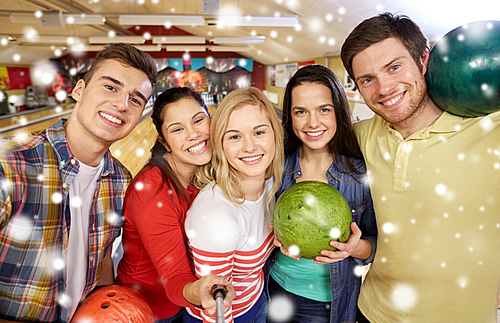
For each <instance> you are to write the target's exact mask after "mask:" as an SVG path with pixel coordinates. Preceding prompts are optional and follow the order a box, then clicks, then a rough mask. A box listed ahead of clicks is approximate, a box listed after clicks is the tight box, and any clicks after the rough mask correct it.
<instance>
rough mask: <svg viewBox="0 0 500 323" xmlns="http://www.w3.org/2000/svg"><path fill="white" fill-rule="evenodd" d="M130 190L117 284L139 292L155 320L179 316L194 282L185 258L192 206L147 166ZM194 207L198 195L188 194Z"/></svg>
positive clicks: (187, 260)
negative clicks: (186, 289) (185, 294)
mask: <svg viewBox="0 0 500 323" xmlns="http://www.w3.org/2000/svg"><path fill="white" fill-rule="evenodd" d="M147 167H148V169H146V170H145V171H144V172H142V173H141V174H139V175H138V176H137V177H136V178H135V179H134V180H133V182H132V183H131V184H130V186H129V188H128V190H127V193H126V195H125V205H124V211H123V215H124V216H125V223H124V225H123V229H124V234H123V240H122V243H123V250H124V254H123V258H122V260H121V261H120V263H119V265H118V277H117V283H118V284H123V285H128V286H131V287H133V288H135V289H137V290H139V291H140V292H141V293H142V294H143V295H144V296H145V297H146V298H147V300H148V301H149V303H150V305H151V309H152V310H153V313H154V316H155V320H159V319H164V318H167V317H170V316H172V315H175V314H176V313H177V312H179V310H180V309H181V308H182V307H185V306H189V305H190V304H189V303H188V302H187V301H186V300H185V299H184V297H183V295H182V290H183V288H184V286H185V285H186V284H187V283H189V282H193V281H195V280H196V278H195V276H194V274H193V269H192V265H191V263H190V260H189V258H188V256H187V254H186V241H187V237H186V233H185V230H184V221H185V219H186V212H187V210H188V208H189V206H190V204H191V203H187V202H186V201H185V199H183V198H182V197H179V196H177V194H176V192H175V190H171V189H169V188H168V187H167V186H166V185H165V184H164V182H163V179H162V175H161V172H160V170H159V169H158V168H157V167H151V166H147ZM186 192H187V193H188V195H189V197H190V200H191V201H192V200H193V199H194V198H195V196H196V195H197V194H198V190H197V189H196V188H195V187H193V186H189V187H188V189H187V190H186Z"/></svg>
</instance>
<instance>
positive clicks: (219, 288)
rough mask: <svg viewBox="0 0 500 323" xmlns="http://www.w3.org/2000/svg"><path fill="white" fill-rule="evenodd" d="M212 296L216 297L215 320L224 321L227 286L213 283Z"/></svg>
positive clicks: (217, 322)
mask: <svg viewBox="0 0 500 323" xmlns="http://www.w3.org/2000/svg"><path fill="white" fill-rule="evenodd" d="M212 296H213V297H214V299H215V322H216V323H224V298H225V297H226V287H224V286H223V285H213V286H212Z"/></svg>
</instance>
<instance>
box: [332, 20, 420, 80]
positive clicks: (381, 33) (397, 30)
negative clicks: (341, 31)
mask: <svg viewBox="0 0 500 323" xmlns="http://www.w3.org/2000/svg"><path fill="white" fill-rule="evenodd" d="M391 37H393V38H396V39H398V40H399V41H400V42H401V43H402V44H403V46H404V47H405V48H406V49H407V50H408V52H410V55H411V56H412V58H413V60H414V61H415V63H416V64H417V66H418V68H419V69H420V70H422V67H423V66H422V63H421V61H420V60H421V58H422V55H423V54H424V53H425V52H428V51H429V44H428V42H427V38H426V37H425V36H424V34H423V33H422V31H421V30H420V28H419V27H418V26H417V24H415V23H414V22H413V21H412V20H411V19H410V18H408V17H407V16H405V15H393V14H391V13H389V12H385V13H381V14H380V15H378V16H375V17H372V18H369V19H366V20H364V21H362V22H361V23H360V24H359V25H358V26H357V27H356V28H354V30H353V31H352V32H351V33H350V34H349V36H347V39H346V40H345V42H344V44H343V45H342V50H341V52H340V57H341V58H342V62H343V63H344V67H345V69H346V70H347V72H348V73H349V76H351V78H352V79H353V80H356V79H355V76H354V73H353V70H352V60H353V58H354V56H356V55H357V54H358V53H360V52H362V51H363V50H365V49H366V48H368V47H370V46H371V45H373V44H376V43H378V42H381V41H383V40H386V39H387V38H391Z"/></svg>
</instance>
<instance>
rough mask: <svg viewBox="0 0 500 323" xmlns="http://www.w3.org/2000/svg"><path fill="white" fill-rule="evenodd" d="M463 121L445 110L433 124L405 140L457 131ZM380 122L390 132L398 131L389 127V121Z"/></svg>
mask: <svg viewBox="0 0 500 323" xmlns="http://www.w3.org/2000/svg"><path fill="white" fill-rule="evenodd" d="M463 122H464V118H463V117H459V116H456V115H453V114H450V113H448V112H446V111H445V112H444V113H443V114H441V116H440V117H439V118H438V119H437V120H436V121H435V122H434V123H433V124H431V125H430V126H429V127H426V128H423V129H420V130H419V131H417V132H415V133H413V134H412V135H410V136H409V137H408V138H407V140H408V139H424V138H428V137H429V134H430V133H451V132H457V131H459V130H460V129H461V128H462V124H463ZM382 124H383V126H384V127H385V128H386V129H387V130H388V131H389V132H390V133H393V134H395V133H398V134H399V132H398V131H396V130H394V129H393V128H392V127H391V125H390V124H389V122H387V121H385V120H383V119H382Z"/></svg>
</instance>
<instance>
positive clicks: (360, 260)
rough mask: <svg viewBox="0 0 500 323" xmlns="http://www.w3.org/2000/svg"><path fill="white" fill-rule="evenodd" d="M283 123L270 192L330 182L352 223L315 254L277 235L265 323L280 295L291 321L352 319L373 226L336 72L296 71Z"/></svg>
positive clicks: (369, 257) (368, 259) (369, 253)
mask: <svg viewBox="0 0 500 323" xmlns="http://www.w3.org/2000/svg"><path fill="white" fill-rule="evenodd" d="M282 124H283V128H284V132H285V166H284V172H283V177H282V181H281V186H280V188H279V190H278V192H277V193H276V196H277V197H279V196H280V195H281V194H282V193H283V192H284V191H285V190H286V189H287V188H289V187H290V186H292V185H294V184H295V183H297V182H302V181H311V180H312V181H320V182H325V183H328V184H329V185H331V186H333V187H334V188H336V189H337V190H338V191H340V193H342V195H343V196H344V197H345V199H346V200H347V202H348V203H349V206H350V208H351V210H352V220H353V223H352V225H351V230H352V233H351V236H350V238H349V240H348V241H347V243H340V242H337V241H331V242H330V245H331V246H333V247H335V248H337V249H338V251H335V252H334V251H328V250H322V251H321V254H322V256H319V257H316V258H315V259H314V260H309V259H300V258H298V257H296V256H295V257H294V256H293V255H291V254H290V253H289V252H288V251H287V250H286V249H285V248H284V247H282V246H281V244H280V243H279V241H277V240H275V244H276V245H278V246H280V247H281V251H280V250H278V249H277V250H275V253H274V254H273V255H272V256H271V257H270V258H269V260H268V265H269V267H272V269H270V277H269V281H268V291H269V294H270V301H271V303H270V310H269V312H268V322H269V321H271V322H274V321H280V322H283V320H282V319H283V317H280V318H278V317H277V315H276V314H277V313H276V312H274V311H273V300H275V299H278V298H285V299H286V300H288V301H289V302H290V303H292V304H293V307H292V308H293V313H290V314H291V315H290V318H289V322H339V323H340V322H355V321H356V310H357V305H356V303H357V299H358V294H359V290H360V286H361V273H362V267H360V266H362V265H365V264H368V263H369V262H371V261H372V259H373V256H374V254H375V249H376V237H377V227H376V223H375V214H374V212H373V207H372V199H371V195H370V189H369V187H368V185H367V180H366V178H365V175H366V168H365V164H364V162H363V158H362V155H361V152H360V150H359V146H358V142H357V141H356V137H355V135H354V131H353V126H352V122H351V114H350V109H349V105H348V102H347V97H346V95H345V92H344V89H343V87H342V84H341V83H340V81H339V79H338V78H337V76H336V75H335V74H334V73H333V72H332V71H331V70H330V69H328V68H327V67H325V66H321V65H310V66H306V67H303V68H301V69H300V70H298V71H297V72H296V73H295V75H294V76H293V77H292V78H291V79H290V81H289V82H288V84H287V87H286V91H285V97H284V101H283V118H282ZM292 258H295V259H292ZM297 260H298V261H297ZM356 269H358V270H356ZM280 314H281V315H283V314H284V313H280Z"/></svg>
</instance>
